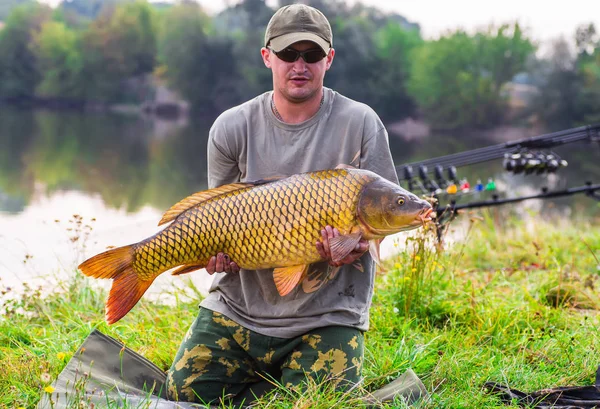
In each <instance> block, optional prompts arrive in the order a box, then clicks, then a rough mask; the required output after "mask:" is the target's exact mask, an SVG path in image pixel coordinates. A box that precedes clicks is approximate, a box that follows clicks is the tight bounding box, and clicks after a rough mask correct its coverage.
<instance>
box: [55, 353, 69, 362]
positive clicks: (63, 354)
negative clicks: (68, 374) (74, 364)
mask: <svg viewBox="0 0 600 409" xmlns="http://www.w3.org/2000/svg"><path fill="white" fill-rule="evenodd" d="M66 356H67V354H65V353H64V352H59V353H58V354H56V357H57V358H58V359H59V360H60V361H62V360H63V359H65V357H66Z"/></svg>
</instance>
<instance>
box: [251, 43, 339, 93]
mask: <svg viewBox="0 0 600 409" xmlns="http://www.w3.org/2000/svg"><path fill="white" fill-rule="evenodd" d="M288 48H292V49H294V50H297V51H306V50H312V49H319V46H318V45H317V44H315V43H313V42H312V41H301V42H299V43H294V44H292V45H290V46H289V47H288ZM261 54H262V57H263V61H264V63H265V65H266V66H267V67H268V68H270V69H271V71H272V72H273V89H274V90H275V91H277V92H279V93H281V95H282V96H283V97H284V98H286V99H287V100H289V101H290V102H296V103H301V102H304V101H307V100H309V99H311V98H314V97H316V96H317V95H318V96H319V97H320V95H319V91H320V89H321V88H322V87H323V79H324V78H325V72H326V71H327V70H328V69H329V67H331V63H332V61H333V56H334V54H335V50H334V49H333V48H332V49H330V50H329V54H328V55H327V56H326V57H325V58H323V59H322V60H320V61H317V62H314V63H307V62H306V61H304V59H303V58H302V57H300V58H298V59H297V60H296V61H294V62H286V61H283V60H281V59H280V58H279V57H277V55H275V53H274V52H273V51H272V50H271V49H269V48H264V47H263V48H262V49H261Z"/></svg>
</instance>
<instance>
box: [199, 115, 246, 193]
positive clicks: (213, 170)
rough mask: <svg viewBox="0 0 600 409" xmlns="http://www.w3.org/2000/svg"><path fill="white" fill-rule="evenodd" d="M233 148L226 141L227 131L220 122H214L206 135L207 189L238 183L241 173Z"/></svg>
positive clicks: (230, 142)
mask: <svg viewBox="0 0 600 409" xmlns="http://www.w3.org/2000/svg"><path fill="white" fill-rule="evenodd" d="M232 146H235V144H234V143H232V141H230V140H228V134H227V130H226V129H225V127H224V126H223V124H222V121H219V119H217V121H215V123H214V124H213V126H212V127H211V128H210V132H209V134H208V147H207V163H208V188H209V189H213V188H215V187H219V186H222V185H226V184H228V183H235V182H239V181H240V178H241V171H240V168H239V165H238V154H237V152H235V151H234V149H232Z"/></svg>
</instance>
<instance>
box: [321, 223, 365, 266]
mask: <svg viewBox="0 0 600 409" xmlns="http://www.w3.org/2000/svg"><path fill="white" fill-rule="evenodd" d="M339 235H340V232H339V230H338V229H334V228H332V227H331V226H325V228H324V229H322V230H321V238H322V240H321V241H318V242H317V251H318V252H319V254H320V255H321V257H322V258H323V259H325V260H326V261H328V262H329V264H330V265H332V266H335V267H339V266H342V265H344V264H352V263H354V262H355V261H356V260H358V259H359V258H360V257H361V256H362V255H363V254H365V251H367V250H368V249H369V241H368V240H360V241H359V242H358V244H357V245H356V248H355V249H354V250H352V251H351V252H350V254H348V255H347V256H346V257H344V258H343V259H341V260H340V261H338V262H334V261H333V260H332V259H331V250H330V249H329V240H330V239H332V238H333V237H337V236H339Z"/></svg>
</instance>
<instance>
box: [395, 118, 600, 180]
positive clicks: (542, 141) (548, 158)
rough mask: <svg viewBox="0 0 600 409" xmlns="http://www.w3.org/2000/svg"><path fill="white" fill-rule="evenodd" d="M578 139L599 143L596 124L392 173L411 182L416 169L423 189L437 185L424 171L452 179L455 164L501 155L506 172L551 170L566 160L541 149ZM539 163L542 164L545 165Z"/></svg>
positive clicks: (599, 131)
mask: <svg viewBox="0 0 600 409" xmlns="http://www.w3.org/2000/svg"><path fill="white" fill-rule="evenodd" d="M580 141H588V142H599V141H600V124H596V125H585V126H581V127H578V128H571V129H567V130H564V131H558V132H553V133H549V134H544V135H540V136H535V137H531V138H524V139H518V140H515V141H510V142H505V143H500V144H497V145H492V146H487V147H484V148H478V149H473V150H469V151H464V152H460V153H454V154H450V155H445V156H440V157H437V158H431V159H426V160H423V161H419V162H413V163H408V164H404V165H399V166H396V173H397V174H398V178H399V179H400V180H401V181H402V180H406V181H407V182H408V183H409V184H410V183H411V182H412V181H414V178H415V174H414V172H415V169H416V170H417V172H418V175H419V178H420V179H421V181H420V182H421V184H422V185H423V186H424V187H425V188H431V187H435V184H437V183H434V184H433V185H432V184H430V181H432V179H431V178H429V177H428V174H429V173H431V172H435V179H442V178H443V172H444V170H446V171H447V172H448V178H449V179H451V180H453V179H455V178H456V168H457V167H461V166H467V165H474V164H477V163H481V162H487V161H490V160H493V159H498V158H502V157H504V159H505V161H504V167H505V169H506V170H507V171H512V172H514V173H519V172H521V171H526V170H528V169H532V170H536V171H540V170H545V171H547V172H553V171H556V170H558V169H559V168H560V167H565V166H567V163H566V161H563V160H562V159H560V157H558V155H556V154H553V153H544V152H542V150H543V149H551V148H553V147H556V146H560V145H565V144H569V143H574V142H580ZM533 150H537V151H538V152H534V151H533ZM542 165H544V166H545V168H544V167H543V166H542ZM539 173H541V172H539Z"/></svg>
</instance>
